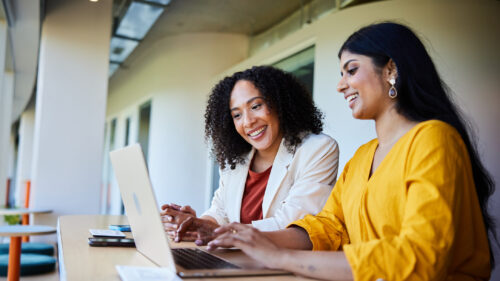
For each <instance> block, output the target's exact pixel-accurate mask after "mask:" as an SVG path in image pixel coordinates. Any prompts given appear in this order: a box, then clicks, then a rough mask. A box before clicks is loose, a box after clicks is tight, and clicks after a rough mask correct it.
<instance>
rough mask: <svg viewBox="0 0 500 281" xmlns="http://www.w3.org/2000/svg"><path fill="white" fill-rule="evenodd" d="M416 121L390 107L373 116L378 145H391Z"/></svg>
mask: <svg viewBox="0 0 500 281" xmlns="http://www.w3.org/2000/svg"><path fill="white" fill-rule="evenodd" d="M416 124H417V122H415V121H410V120H408V119H407V118H406V117H404V116H403V115H401V114H400V113H398V112H397V110H396V108H395V107H391V108H390V109H389V110H387V111H385V112H384V113H383V114H382V115H380V116H378V117H377V118H375V129H376V131H377V138H378V142H379V145H380V146H392V145H393V144H394V143H395V142H396V141H397V140H399V139H400V138H401V137H402V136H403V135H404V134H406V133H407V132H408V131H409V130H410V129H411V128H413V126H415V125H416Z"/></svg>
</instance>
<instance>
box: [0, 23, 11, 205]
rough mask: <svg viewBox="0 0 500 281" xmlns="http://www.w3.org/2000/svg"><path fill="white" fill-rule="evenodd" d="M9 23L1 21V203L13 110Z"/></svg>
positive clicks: (2, 201) (5, 181)
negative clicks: (7, 86)
mask: <svg viewBox="0 0 500 281" xmlns="http://www.w3.org/2000/svg"><path fill="white" fill-rule="evenodd" d="M6 42H7V23H6V22H5V21H4V20H3V21H0V205H3V204H4V203H5V190H6V183H7V177H8V176H7V169H8V162H9V158H8V155H9V138H10V126H11V118H12V117H11V112H12V93H10V92H6V91H5V89H4V76H5V73H4V71H5V56H6Z"/></svg>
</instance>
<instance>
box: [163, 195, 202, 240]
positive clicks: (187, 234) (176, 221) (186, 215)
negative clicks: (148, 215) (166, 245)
mask: <svg viewBox="0 0 500 281" xmlns="http://www.w3.org/2000/svg"><path fill="white" fill-rule="evenodd" d="M161 209H162V212H161V213H160V215H161V221H162V223H163V227H164V229H165V231H166V232H167V234H168V236H169V237H170V238H171V239H173V240H174V241H176V242H180V241H195V240H196V239H197V238H198V233H197V232H196V231H193V230H188V231H183V232H182V233H181V235H180V236H179V235H177V232H178V228H179V226H180V225H181V224H182V223H184V222H186V221H188V220H191V218H196V211H195V210H193V209H192V208H191V207H190V206H180V205H177V204H174V203H171V204H165V205H163V206H161ZM186 226H187V225H186Z"/></svg>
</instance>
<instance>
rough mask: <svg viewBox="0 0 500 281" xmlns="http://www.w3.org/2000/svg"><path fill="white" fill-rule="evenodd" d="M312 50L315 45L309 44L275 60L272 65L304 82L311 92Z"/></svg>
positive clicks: (312, 77)
mask: <svg viewBox="0 0 500 281" xmlns="http://www.w3.org/2000/svg"><path fill="white" fill-rule="evenodd" d="M314 51H315V47H314V46H311V47H309V48H307V49H304V50H302V51H299V52H297V53H295V54H293V55H291V56H289V57H287V58H284V59H282V60H280V61H278V62H275V63H274V64H272V66H274V67H276V68H279V69H281V70H284V71H286V72H289V73H291V74H293V75H294V76H295V77H297V78H298V79H299V81H300V82H302V83H303V84H304V86H306V89H307V90H308V91H309V92H310V93H311V94H313V90H314V88H313V84H314Z"/></svg>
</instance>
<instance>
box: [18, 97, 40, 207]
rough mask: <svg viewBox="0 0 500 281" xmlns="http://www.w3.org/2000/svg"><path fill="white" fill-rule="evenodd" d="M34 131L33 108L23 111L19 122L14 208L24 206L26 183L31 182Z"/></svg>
mask: <svg viewBox="0 0 500 281" xmlns="http://www.w3.org/2000/svg"><path fill="white" fill-rule="evenodd" d="M34 131H35V108H34V106H33V107H31V108H28V109H27V110H25V111H24V112H23V113H22V114H21V117H20V122H19V148H18V156H17V175H16V192H15V194H16V196H15V198H16V206H24V203H25V199H26V195H25V194H26V181H27V180H31V160H32V158H33V133H34Z"/></svg>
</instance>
